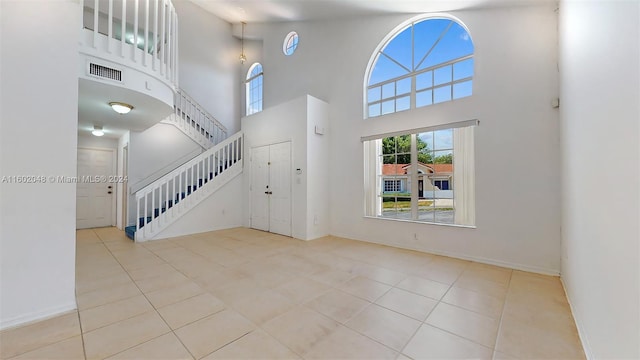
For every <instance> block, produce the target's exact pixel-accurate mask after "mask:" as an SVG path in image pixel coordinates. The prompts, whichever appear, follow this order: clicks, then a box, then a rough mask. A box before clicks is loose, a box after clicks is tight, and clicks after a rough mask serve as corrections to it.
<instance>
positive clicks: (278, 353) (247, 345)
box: [204, 329, 299, 359]
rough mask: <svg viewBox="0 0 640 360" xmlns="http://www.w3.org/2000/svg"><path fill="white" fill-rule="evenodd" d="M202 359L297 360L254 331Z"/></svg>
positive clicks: (272, 339) (274, 342)
mask: <svg viewBox="0 0 640 360" xmlns="http://www.w3.org/2000/svg"><path fill="white" fill-rule="evenodd" d="M204 359H299V356H297V355H296V354H295V353H294V352H292V351H291V350H289V349H288V348H287V347H286V346H284V345H282V344H281V343H279V342H278V341H277V340H276V339H274V338H273V337H271V336H270V335H269V334H267V333H266V332H264V331H263V330H261V329H256V330H254V331H252V332H250V333H249V334H247V335H245V336H243V337H241V338H240V339H238V340H236V341H234V342H232V343H231V344H229V345H226V346H225V347H223V348H222V349H220V350H217V351H216V352H214V353H213V354H210V355H208V356H206V357H204Z"/></svg>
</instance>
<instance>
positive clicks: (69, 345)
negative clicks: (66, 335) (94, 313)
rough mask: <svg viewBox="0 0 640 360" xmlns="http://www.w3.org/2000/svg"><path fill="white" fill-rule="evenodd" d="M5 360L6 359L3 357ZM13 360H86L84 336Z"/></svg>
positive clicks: (45, 347)
mask: <svg viewBox="0 0 640 360" xmlns="http://www.w3.org/2000/svg"><path fill="white" fill-rule="evenodd" d="M2 358H3V359H4V357H2ZM13 359H16V360H17V359H21V360H27V359H30V360H43V359H60V360H84V347H83V346H82V336H79V335H78V336H74V337H72V338H70V339H67V340H63V341H60V342H57V343H55V344H51V345H48V346H44V347H41V348H39V349H36V350H33V351H29V352H28V353H24V354H22V355H19V356H16V357H14V358H11V360H13Z"/></svg>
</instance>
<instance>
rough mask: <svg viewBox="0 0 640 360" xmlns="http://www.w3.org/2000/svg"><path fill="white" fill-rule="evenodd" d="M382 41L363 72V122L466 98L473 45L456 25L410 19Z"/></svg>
mask: <svg viewBox="0 0 640 360" xmlns="http://www.w3.org/2000/svg"><path fill="white" fill-rule="evenodd" d="M388 38H389V40H388V41H386V42H383V43H381V44H380V46H379V48H378V50H377V51H376V53H375V54H374V61H373V63H372V65H370V67H369V71H368V73H367V81H366V84H367V86H366V93H365V99H366V100H365V101H366V114H367V117H375V116H380V115H385V114H390V113H394V112H398V111H403V110H409V109H415V108H419V107H423V106H429V105H433V104H437V103H441V102H445V101H451V100H455V99H459V98H462V97H466V96H470V95H471V93H472V87H473V86H472V84H473V51H474V48H473V42H472V41H471V37H470V36H469V33H468V32H467V30H466V29H465V28H464V27H463V26H462V25H460V24H459V23H458V22H456V21H455V20H453V19H448V18H428V19H421V20H416V21H413V22H411V23H410V24H409V25H407V26H405V27H403V28H401V29H400V30H399V31H397V32H396V33H395V34H393V35H391V36H390V37H388Z"/></svg>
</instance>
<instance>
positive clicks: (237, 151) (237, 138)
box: [125, 132, 244, 242]
mask: <svg viewBox="0 0 640 360" xmlns="http://www.w3.org/2000/svg"><path fill="white" fill-rule="evenodd" d="M243 145H244V144H243V134H242V132H238V133H236V134H234V135H232V136H231V137H229V138H228V139H225V140H223V141H222V142H220V143H218V144H217V145H215V146H213V147H211V148H210V149H209V150H206V151H205V152H203V153H202V154H200V155H198V156H196V157H195V158H193V159H191V160H190V161H188V162H187V163H185V164H183V165H181V166H180V167H178V168H177V169H175V170H173V171H171V172H170V173H168V174H166V175H165V176H163V177H161V178H160V179H158V180H156V181H154V182H153V183H151V184H149V185H147V186H146V187H144V188H142V189H141V190H139V191H137V192H136V194H135V198H136V218H137V219H138V221H136V224H135V225H132V226H128V227H126V228H125V233H126V234H127V236H128V237H130V238H131V239H133V240H135V241H136V242H139V241H146V240H150V239H153V237H154V236H156V235H158V233H160V232H161V231H162V230H164V229H166V228H167V227H168V226H169V225H171V224H172V223H173V222H174V221H176V220H177V219H178V218H180V217H181V216H182V215H184V214H185V213H187V212H188V211H189V210H190V209H192V208H193V207H195V206H196V205H198V204H199V203H200V202H202V201H203V200H204V199H206V198H207V197H208V196H209V195H211V194H212V193H213V192H215V191H216V190H218V189H220V188H221V187H222V186H223V185H225V184H226V183H227V182H229V181H230V180H231V179H233V178H234V177H235V176H237V175H239V174H240V173H242V166H243V164H242V163H243V162H242V160H243V155H244V154H243Z"/></svg>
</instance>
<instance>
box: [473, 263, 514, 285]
mask: <svg viewBox="0 0 640 360" xmlns="http://www.w3.org/2000/svg"><path fill="white" fill-rule="evenodd" d="M512 272H513V270H511V269H507V268H503V267H498V266H493V265H487V264H480V263H471V265H469V266H468V267H467V268H466V270H465V272H464V274H463V275H468V276H471V277H474V278H477V279H483V280H488V281H493V282H496V283H499V284H502V285H508V284H509V281H510V280H511V273H512Z"/></svg>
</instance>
